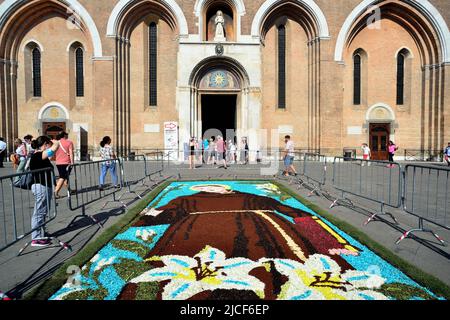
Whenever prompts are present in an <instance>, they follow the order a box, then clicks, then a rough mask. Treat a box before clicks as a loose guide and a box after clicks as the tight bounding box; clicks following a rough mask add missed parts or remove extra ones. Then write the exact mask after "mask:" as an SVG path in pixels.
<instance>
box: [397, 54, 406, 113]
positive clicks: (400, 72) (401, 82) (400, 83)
mask: <svg viewBox="0 0 450 320" xmlns="http://www.w3.org/2000/svg"><path fill="white" fill-rule="evenodd" d="M405 58H406V54H405V52H400V53H399V54H398V56H397V105H402V104H404V102H405Z"/></svg>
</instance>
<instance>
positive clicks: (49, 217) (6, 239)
mask: <svg viewBox="0 0 450 320" xmlns="http://www.w3.org/2000/svg"><path fill="white" fill-rule="evenodd" d="M54 181H55V173H54V170H53V169H50V168H49V169H40V170H33V171H26V172H24V173H18V174H12V175H7V176H3V177H0V226H1V227H0V251H2V250H4V249H6V248H8V247H10V246H12V245H13V244H15V243H17V242H18V241H20V240H22V239H24V238H25V237H27V236H29V235H31V233H33V232H34V231H37V230H39V229H42V231H43V232H44V233H45V228H46V226H47V225H48V224H49V223H50V222H51V221H53V220H54V219H55V218H56V216H57V207H56V200H55V198H54V197H53V190H54V186H53V182H54ZM21 182H22V183H21ZM17 184H19V185H21V187H18V186H17ZM36 184H41V185H43V186H45V187H46V188H50V189H51V190H50V191H49V192H48V193H47V194H46V195H45V203H46V208H47V210H46V213H45V217H44V222H43V223H42V224H40V225H38V226H35V227H34V228H33V227H32V220H33V211H34V207H35V196H34V195H33V190H34V188H36V187H35V185H36ZM45 238H46V239H49V240H51V241H56V242H57V243H58V245H60V246H61V247H63V248H64V249H67V250H70V246H69V245H67V244H66V243H64V242H62V241H60V240H59V239H58V238H56V237H54V236H48V235H47V234H46V236H45ZM30 243H31V241H29V242H27V243H26V244H25V246H24V247H22V248H21V249H20V251H19V255H20V254H21V253H22V252H23V251H24V250H25V249H26V248H27V247H28V246H29V245H30Z"/></svg>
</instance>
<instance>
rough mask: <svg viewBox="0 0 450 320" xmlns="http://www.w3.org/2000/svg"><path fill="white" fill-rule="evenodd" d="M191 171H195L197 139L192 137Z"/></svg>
mask: <svg viewBox="0 0 450 320" xmlns="http://www.w3.org/2000/svg"><path fill="white" fill-rule="evenodd" d="M189 148H190V153H189V169H191V170H192V169H195V138H194V137H192V138H191V140H190V141H189Z"/></svg>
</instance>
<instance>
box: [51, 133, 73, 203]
mask: <svg viewBox="0 0 450 320" xmlns="http://www.w3.org/2000/svg"><path fill="white" fill-rule="evenodd" d="M68 138H69V134H68V133H67V132H64V131H62V132H60V133H59V134H58V135H57V136H56V140H58V141H59V149H58V151H56V154H55V158H56V168H57V169H58V173H59V178H58V181H57V182H56V188H55V199H60V198H61V196H60V195H59V191H60V190H61V188H62V186H63V185H65V186H66V187H67V183H68V181H69V175H70V165H73V164H74V163H75V162H74V158H73V142H72V141H70V140H69V139H68Z"/></svg>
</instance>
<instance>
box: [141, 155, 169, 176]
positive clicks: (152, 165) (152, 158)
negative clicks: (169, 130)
mask: <svg viewBox="0 0 450 320" xmlns="http://www.w3.org/2000/svg"><path fill="white" fill-rule="evenodd" d="M168 158H169V157H168ZM164 159H165V155H164V152H162V151H155V152H149V153H146V154H145V161H146V167H145V168H146V169H145V175H146V176H147V177H148V178H149V180H150V181H153V180H152V176H153V175H155V174H159V175H160V176H161V173H162V172H163V171H164Z"/></svg>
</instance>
